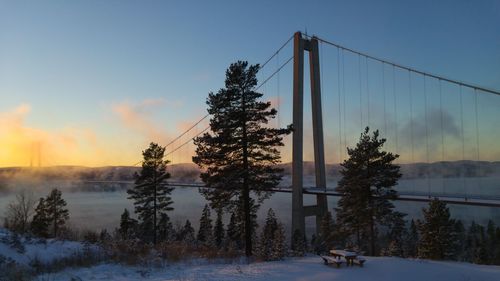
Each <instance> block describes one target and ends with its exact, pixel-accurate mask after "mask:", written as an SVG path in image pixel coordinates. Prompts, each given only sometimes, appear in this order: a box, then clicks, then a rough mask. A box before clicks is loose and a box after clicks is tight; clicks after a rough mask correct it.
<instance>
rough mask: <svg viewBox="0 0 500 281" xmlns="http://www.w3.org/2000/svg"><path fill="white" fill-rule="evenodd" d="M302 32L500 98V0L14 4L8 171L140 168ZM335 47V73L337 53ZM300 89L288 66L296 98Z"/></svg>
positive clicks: (4, 85)
mask: <svg viewBox="0 0 500 281" xmlns="http://www.w3.org/2000/svg"><path fill="white" fill-rule="evenodd" d="M298 30H301V31H305V30H307V32H308V33H309V34H317V35H319V36H320V37H322V38H325V39H328V40H332V41H335V42H338V43H340V44H342V45H345V46H348V47H351V48H353V49H357V50H360V51H365V52H367V53H369V54H373V55H375V56H378V57H382V58H387V59H389V60H392V61H395V62H399V63H401V64H404V65H408V66H412V67H414V68H417V69H422V70H427V71H430V72H432V73H437V74H442V75H444V76H446V77H452V78H454V79H457V80H461V81H467V82H471V83H473V84H478V85H482V86H484V87H487V88H493V89H500V2H498V1H439V2H438V1H413V2H410V1H307V2H306V1H3V0H1V1H0V100H1V103H0V114H1V115H0V117H1V118H2V119H3V120H4V123H5V122H8V123H9V124H11V125H10V126H7V127H11V128H10V129H4V130H3V132H2V131H0V134H2V133H3V136H2V138H3V139H4V142H3V143H2V144H4V145H3V148H2V150H3V152H0V155H1V156H3V158H4V159H5V160H4V161H3V162H2V161H0V166H9V165H23V163H25V164H28V162H29V160H28V159H30V157H31V155H32V152H31V151H32V150H31V147H32V146H33V142H43V143H44V147H46V149H44V151H45V153H44V155H45V156H44V162H45V163H47V164H54V165H55V164H81V165H91V166H92V165H117V164H122V165H130V164H132V163H129V162H135V161H134V159H137V158H139V159H140V150H141V149H143V148H144V146H145V145H147V143H148V142H149V141H158V142H160V143H166V142H168V141H169V139H171V138H172V137H173V136H175V135H176V133H178V132H179V131H181V130H182V129H183V128H185V127H186V126H187V124H189V123H190V122H192V121H194V120H196V119H197V118H198V117H200V116H202V115H204V113H205V98H206V96H207V93H208V92H209V91H216V90H217V89H218V88H220V87H221V86H222V85H223V81H224V71H225V69H226V68H227V66H228V65H229V64H230V63H231V62H234V61H236V60H249V61H250V62H251V63H258V62H263V61H264V60H265V59H266V58H267V57H269V56H270V55H271V54H272V53H273V52H274V51H275V50H276V49H277V48H278V47H279V46H280V45H281V44H282V43H283V42H284V41H285V40H287V38H289V37H290V36H291V35H292V34H293V32H295V31H298ZM325 49H326V51H325V52H324V57H323V59H324V60H327V62H324V63H325V65H326V66H325V67H324V71H325V75H326V74H327V73H328V72H329V71H331V72H332V75H334V74H333V71H334V70H335V69H336V68H335V67H336V66H335V63H336V62H335V61H334V60H335V59H336V57H335V56H336V51H335V50H328V49H327V47H325ZM329 51H330V52H333V53H331V54H328V52H329ZM289 55H291V49H290V48H287V49H285V50H284V51H283V54H282V55H281V54H280V58H281V60H283V59H284V58H285V57H288V56H289ZM330 61H331V62H332V63H331V65H330V66H328V65H329V64H328V62H330ZM273 64H274V65H272V66H273V67H275V66H276V65H277V64H275V63H273ZM328 67H330V68H331V69H330V70H329V69H328ZM369 67H370V73H372V70H371V68H376V67H378V66H376V65H370V66H369ZM270 70H271V69H270ZM270 70H269V71H270ZM388 71H389V70H385V72H384V74H385V73H386V72H387V73H389V72H388ZM263 75H264V74H263ZM372 76H373V74H372ZM349 79H354V78H352V77H351V78H349V77H348V78H347V80H349ZM415 79H418V78H415ZM324 80H325V82H324V83H325V88H327V84H328V83H329V82H326V81H327V80H328V78H326V79H324ZM330 82H331V83H334V82H333V80H331V81H330ZM353 83H355V81H353ZM373 83H375V82H373ZM401 83H402V82H401ZM269 84H270V87H274V86H271V83H269ZM289 84H291V79H290V77H289V75H288V76H287V72H286V69H285V70H284V72H283V74H281V77H280V85H282V86H280V89H281V91H282V92H281V93H280V97H281V98H283V99H285V96H286V95H287V94H288V93H287V89H288V87H289ZM332 85H333V84H332ZM348 86H349V85H348ZM370 87H372V86H370ZM373 87H376V86H375V85H374V86H373ZM379 87H380V86H379ZM401 87H404V85H403V84H401ZM334 88H335V87H334V86H332V95H333V90H334ZM266 90H269V89H266ZM269 91H271V90H269ZM271 94H272V95H276V94H275V93H274V94H273V93H271ZM326 94H327V93H324V95H326ZM331 98H332V99H334V97H333V96H331ZM325 99H326V100H328V97H326V98H325ZM350 99H352V103H354V97H352V95H348V97H347V100H348V101H347V103H349V102H350V101H351V100H350ZM486 99H488V98H486ZM403 100H404V98H403ZM497 100H498V99H496V100H494V102H493V104H494V106H493V107H492V108H491V109H490V111H488V112H486V113H483V114H484V117H483V119H484V120H483V122H484V123H486V124H493V123H494V119H495V118H496V117H498V115H495V113H494V112H495V111H496V109H498V105H499V103H498V101H497ZM484 102H485V103H488V102H487V101H484ZM283 104H284V105H285V104H286V102H283ZM346 110H348V109H346ZM283 112H284V113H286V112H287V110H286V109H283ZM417 113H418V110H416V112H415V114H417ZM284 115H286V114H284ZM384 116H385V115H384ZM287 118H288V117H283V119H284V120H286V119H287ZM142 122H147V123H149V125H148V126H145V127H148V128H140V127H141V124H143V123H142ZM14 123H15V125H12V124H14ZM403 125H404V124H403ZM4 127H5V126H4ZM347 127H348V126H347ZM484 128H485V127H484V126H483V130H484ZM492 128H493V127H492ZM19 130H21V131H22V133H21V134H20V135H13V134H18V133H19ZM332 130H333V129H332ZM471 130H472V127H471ZM334 131H336V129H335V130H334ZM497 131H498V130H497ZM332 135H333V133H332ZM355 135H356V134H355V133H354V132H353V136H355ZM471 138H473V136H471ZM7 140H9V141H7ZM482 140H483V139H482ZM484 141H485V144H487V143H488V141H487V140H486V139H484ZM334 142H335V141H333V143H334ZM61 146H62V147H64V150H65V151H66V152H67V153H61V152H58V151H57V150H58V149H57V147H61ZM20 150H21V151H27V152H26V153H24V154H22V155H21V154H20V153H19V151H20ZM471 150H474V149H473V148H471ZM496 153H498V156H500V152H498V151H497V152H496ZM13 155H17V156H16V157H14V156H13ZM96 158H99V160H96ZM179 159H180V158H179ZM334 159H335V158H332V161H334ZM184 160H185V159H183V160H182V161H184ZM179 161H181V160H179Z"/></svg>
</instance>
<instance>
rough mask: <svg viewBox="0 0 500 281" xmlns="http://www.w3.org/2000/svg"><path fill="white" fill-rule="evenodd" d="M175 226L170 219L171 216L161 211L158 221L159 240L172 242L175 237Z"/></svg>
mask: <svg viewBox="0 0 500 281" xmlns="http://www.w3.org/2000/svg"><path fill="white" fill-rule="evenodd" d="M174 236H175V233H174V227H173V225H172V222H171V221H170V217H169V216H168V215H167V214H166V213H160V221H159V222H158V241H160V242H170V241H172V240H173V239H174Z"/></svg>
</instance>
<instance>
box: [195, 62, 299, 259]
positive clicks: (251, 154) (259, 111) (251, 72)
mask: <svg viewBox="0 0 500 281" xmlns="http://www.w3.org/2000/svg"><path fill="white" fill-rule="evenodd" d="M258 70H259V65H251V66H248V63H247V62H242V61H238V62H236V63H233V64H231V65H230V66H229V68H228V70H227V71H226V81H225V88H223V89H220V90H219V91H218V92H217V93H209V95H208V99H207V105H208V113H209V114H211V115H212V118H211V119H210V130H211V132H207V133H205V134H203V135H202V136H200V137H198V138H196V139H195V144H196V145H197V149H196V156H194V157H193V162H194V163H196V164H197V165H198V166H199V167H200V168H202V169H203V170H204V172H202V174H201V179H202V180H203V182H204V183H205V184H206V185H207V186H208V187H209V188H205V189H202V190H201V192H202V194H203V195H204V196H205V198H206V199H207V200H208V201H210V203H211V205H212V207H214V208H232V207H233V208H234V207H235V206H237V205H238V203H242V207H243V214H244V216H243V225H244V237H245V239H244V240H245V253H246V255H247V256H251V255H252V237H254V236H255V229H254V228H253V226H254V224H253V222H252V202H251V199H252V198H251V196H252V195H253V196H255V197H256V198H257V199H258V202H257V204H255V205H254V206H257V207H258V204H260V203H261V202H262V201H263V200H265V199H266V198H268V197H269V196H270V189H272V188H274V187H276V186H277V185H278V184H279V182H280V180H281V177H282V176H281V171H282V169H281V168H279V167H278V166H277V165H276V164H278V163H279V162H280V152H279V150H278V149H277V147H279V146H283V142H282V135H284V134H287V133H289V132H290V129H281V128H278V129H274V128H271V127H269V126H267V124H268V122H269V120H270V119H271V118H274V117H275V116H276V113H277V112H276V110H275V109H274V108H272V109H271V108H270V107H271V103H270V102H262V101H260V98H261V97H262V94H261V93H258V92H256V91H255V87H256V85H257V78H256V75H257V72H258Z"/></svg>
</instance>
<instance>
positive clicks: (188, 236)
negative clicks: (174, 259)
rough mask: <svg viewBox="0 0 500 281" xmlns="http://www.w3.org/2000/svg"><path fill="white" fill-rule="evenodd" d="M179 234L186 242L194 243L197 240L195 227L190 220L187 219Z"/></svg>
mask: <svg viewBox="0 0 500 281" xmlns="http://www.w3.org/2000/svg"><path fill="white" fill-rule="evenodd" d="M179 234H180V235H179V236H180V240H181V241H183V242H184V243H186V244H188V245H192V244H193V243H194V242H195V237H194V228H193V226H192V225H191V222H190V221H189V220H186V223H185V224H184V227H183V228H182V231H181V232H180V233H179Z"/></svg>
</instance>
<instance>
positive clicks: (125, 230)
mask: <svg viewBox="0 0 500 281" xmlns="http://www.w3.org/2000/svg"><path fill="white" fill-rule="evenodd" d="M136 228H137V221H136V220H134V219H133V218H131V217H130V213H129V211H128V210H127V209H125V210H123V213H122V215H121V218H120V228H118V233H119V234H120V237H121V239H125V240H126V239H131V238H133V237H134V236H135V232H136Z"/></svg>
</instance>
